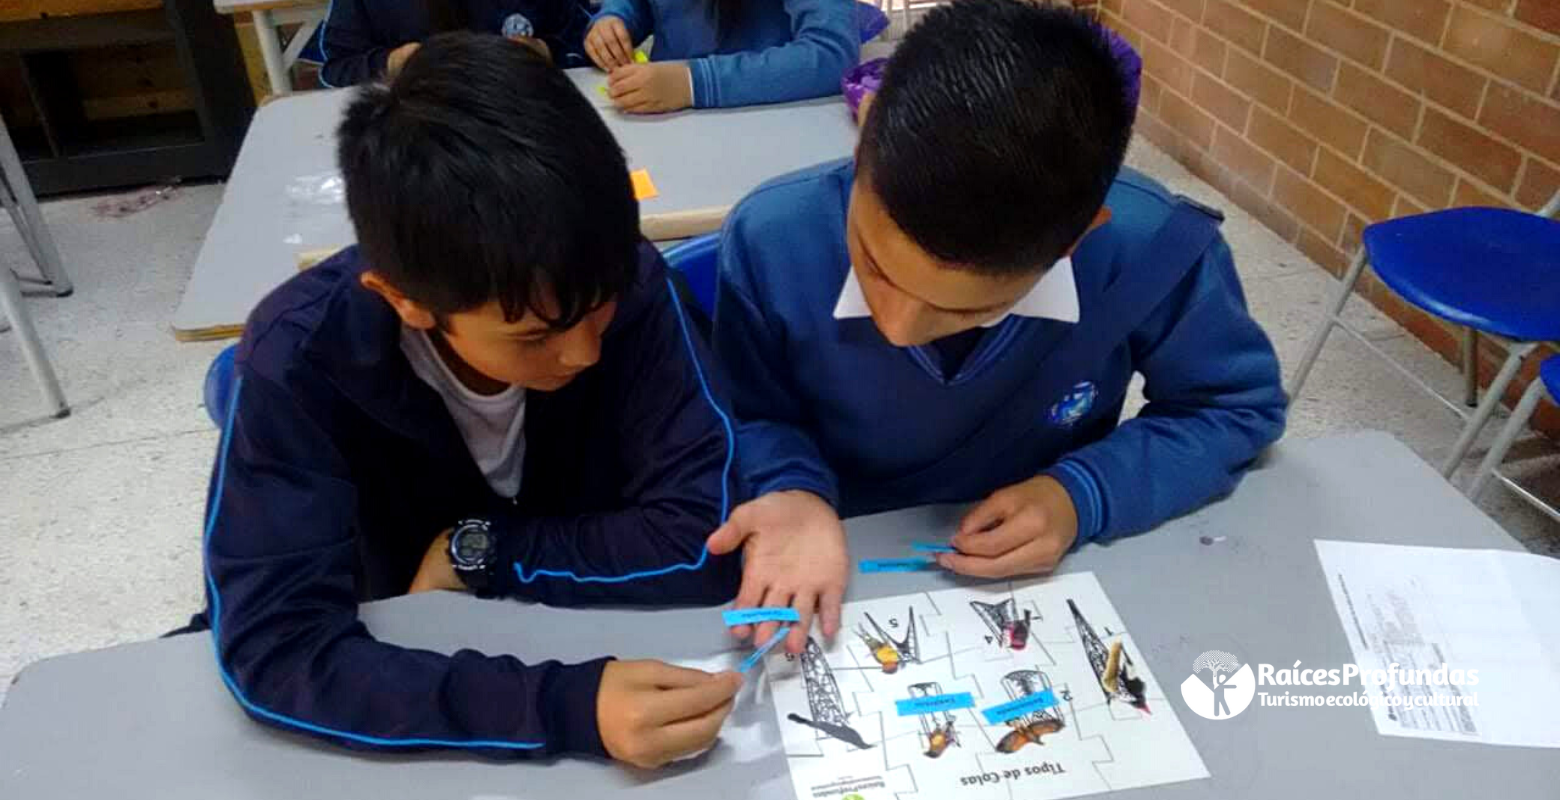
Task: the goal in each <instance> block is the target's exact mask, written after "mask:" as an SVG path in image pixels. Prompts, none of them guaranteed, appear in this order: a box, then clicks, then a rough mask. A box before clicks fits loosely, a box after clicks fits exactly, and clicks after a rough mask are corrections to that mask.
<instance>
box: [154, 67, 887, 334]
mask: <svg viewBox="0 0 1560 800" xmlns="http://www.w3.org/2000/svg"><path fill="white" fill-rule="evenodd" d="M569 75H570V77H571V78H573V79H574V81H575V83H576V84H578V85H579V86H580V87H581V90H582V91H583V92H584V93H585V96H586V97H587V98H589V99H590V100H591V102H592V104H593V105H595V106H596V107H597V108H598V109H600V110H601V112H602V116H603V118H604V119H605V120H606V121H607V127H608V128H610V129H611V130H612V134H613V135H614V136H615V137H617V140H618V143H619V144H620V145H622V147H623V149H624V151H625V152H626V153H627V154H628V160H629V166H630V168H631V169H648V170H649V171H650V178H651V180H652V181H653V182H654V183H655V185H656V189H657V190H658V192H659V194H658V196H656V197H654V198H651V199H649V200H645V201H643V202H641V203H640V215H641V224H642V226H643V228H644V231H645V235H646V236H648V237H650V238H651V239H658V240H664V239H681V238H686V237H688V236H691V235H694V234H697V233H702V232H704V231H707V230H712V229H714V228H716V227H718V226H719V224H720V221H721V219H722V218H724V216H725V214H726V211H728V210H729V209H730V208H731V206H733V205H735V204H736V202H737V201H738V200H740V199H742V196H743V195H745V194H747V193H748V191H750V190H751V189H753V188H754V187H755V186H757V185H758V184H760V183H762V182H764V181H765V180H768V179H769V178H772V177H775V176H776V175H781V174H784V173H786V172H790V171H792V170H796V169H800V168H802V167H806V166H810V165H813V164H816V163H819V162H822V161H828V160H830V159H835V158H840V157H843V156H846V155H849V154H850V152H851V150H852V148H854V147H855V143H856V128H855V124H854V122H852V121H851V119H850V114H849V111H848V110H847V109H846V106H845V102H844V100H843V99H841V98H839V97H833V98H826V99H822V100H811V101H806V102H800V103H785V104H782V105H773V106H754V107H750V108H738V109H719V110H704V111H689V112H682V113H679V114H672V115H665V116H655V117H634V116H627V115H623V114H619V113H618V112H617V111H615V110H612V109H611V108H609V107H607V106H609V102H608V101H607V100H606V99H605V98H603V97H602V96H601V95H600V94H599V93H598V92H597V91H596V88H595V87H596V86H597V85H599V84H600V83H601V82H602V81H603V80H604V76H603V75H602V74H601V73H599V72H597V71H595V70H590V69H577V70H569ZM349 97H350V91H349V90H339V91H326V92H310V93H306V94H297V95H292V96H290V97H285V98H282V99H279V100H276V101H275V102H272V103H268V104H266V105H265V106H263V107H261V108H260V110H259V111H258V112H256V114H255V117H254V122H253V123H251V125H250V128H249V135H248V137H247V138H246V139H245V140H244V146H243V149H242V150H240V151H239V154H238V161H237V163H236V164H235V165H234V167H233V174H232V178H231V179H230V181H229V182H228V185H227V189H226V190H225V191H224V193H223V197H222V205H221V206H220V207H219V208H218V209H217V214H216V217H215V218H214V219H213V220H212V223H211V229H210V230H209V231H207V233H206V241H205V243H204V244H203V245H202V246H201V250H200V255H199V256H198V257H197V258H196V260H195V269H194V273H193V275H192V276H191V277H190V282H189V284H188V285H187V286H186V287H185V289H184V298H183V300H181V301H180V303H179V308H178V310H177V311H176V312H175V313H174V317H173V329H174V333H175V335H177V336H178V337H179V338H180V339H181V340H197V339H219V338H225V337H229V336H236V335H238V333H239V332H240V330H241V329H242V326H243V324H244V319H245V318H246V317H247V316H248V315H249V311H250V310H251V309H252V308H254V306H255V304H256V303H257V302H259V300H260V298H262V297H264V296H265V294H266V293H267V292H269V291H270V290H271V289H273V288H275V287H276V285H277V284H279V283H281V282H282V281H284V280H286V279H287V278H288V277H289V276H291V275H293V274H294V273H296V272H297V269H298V266H297V257H298V255H299V254H300V253H303V252H307V251H312V250H318V249H321V248H337V247H341V246H343V245H346V244H349V243H351V242H352V241H353V235H352V226H351V224H350V222H349V221H348V219H347V213H346V208H345V206H344V205H343V202H342V199H341V195H340V189H339V183H338V184H337V185H336V186H335V188H336V191H335V192H334V193H332V192H329V191H320V187H321V185H322V180H324V179H328V178H329V177H331V176H334V175H335V174H336V155H335V146H336V140H335V128H336V125H337V123H338V122H339V121H340V119H341V110H342V108H343V107H344V105H345V103H346V102H347V100H348V98H349Z"/></svg>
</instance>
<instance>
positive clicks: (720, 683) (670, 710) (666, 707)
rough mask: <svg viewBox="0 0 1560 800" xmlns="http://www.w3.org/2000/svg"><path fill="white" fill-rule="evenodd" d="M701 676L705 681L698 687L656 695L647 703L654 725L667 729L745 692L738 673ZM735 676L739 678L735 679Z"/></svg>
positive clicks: (646, 706) (715, 707)
mask: <svg viewBox="0 0 1560 800" xmlns="http://www.w3.org/2000/svg"><path fill="white" fill-rule="evenodd" d="M699 674H700V675H703V676H704V677H703V679H702V680H701V681H700V682H699V683H698V684H697V685H695V686H688V687H685V688H680V689H668V690H666V691H664V692H660V693H658V694H655V695H652V696H651V697H650V698H649V699H648V700H647V701H646V703H645V713H646V716H647V717H648V719H649V720H650V722H651V724H654V725H666V724H668V723H672V722H676V721H678V720H683V719H689V718H692V717H697V716H700V715H702V714H706V713H708V712H710V711H712V710H714V709H717V708H719V707H720V706H721V704H723V703H728V702H730V701H731V698H733V697H735V696H736V694H737V691H738V690H740V689H741V688H742V676H741V675H738V674H737V673H735V672H722V673H720V674H719V675H710V674H708V673H699ZM731 676H736V677H735V679H733V678H732V677H731Z"/></svg>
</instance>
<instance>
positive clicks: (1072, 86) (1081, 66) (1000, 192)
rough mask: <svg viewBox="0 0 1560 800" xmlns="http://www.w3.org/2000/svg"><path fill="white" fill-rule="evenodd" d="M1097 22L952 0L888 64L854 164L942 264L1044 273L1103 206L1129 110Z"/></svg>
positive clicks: (1048, 10) (1006, 1) (1052, 11)
mask: <svg viewBox="0 0 1560 800" xmlns="http://www.w3.org/2000/svg"><path fill="white" fill-rule="evenodd" d="M1125 92H1126V80H1125V77H1124V76H1123V74H1122V72H1121V70H1120V69H1119V68H1118V66H1117V63H1116V61H1115V59H1114V58H1113V57H1112V55H1111V48H1110V44H1109V41H1108V39H1107V37H1106V33H1105V31H1104V30H1103V29H1102V28H1100V27H1099V25H1097V24H1096V23H1095V22H1093V21H1092V20H1090V19H1089V18H1088V17H1086V16H1084V15H1082V14H1080V13H1078V12H1076V11H1073V10H1071V9H1066V8H1061V7H1047V6H1039V5H1034V4H1032V3H1030V2H1024V0H955V2H953V3H952V4H950V5H945V6H939V7H937V8H934V9H932V10H931V11H930V12H928V13H927V15H926V16H925V18H923V19H922V21H921V22H920V23H919V24H918V25H916V26H915V27H914V28H912V29H911V30H910V32H909V34H908V35H906V36H905V38H904V41H902V42H900V44H899V48H898V49H897V50H896V51H895V52H894V55H893V57H892V58H891V59H890V60H889V62H888V66H887V68H886V70H885V72H884V76H883V87H882V89H881V90H880V91H879V92H878V93H877V96H876V97H875V98H874V99H873V101H872V105H871V107H870V108H869V109H868V112H867V119H866V121H865V123H864V125H863V127H862V132H861V144H860V147H859V150H858V155H859V160H858V163H859V168H860V170H861V171H862V173H863V175H864V177H865V178H866V180H867V181H868V186H869V187H870V188H871V189H872V191H873V192H874V193H875V194H876V195H877V197H878V198H879V199H880V200H881V201H882V203H883V205H884V207H885V208H886V210H887V212H888V215H889V217H890V218H891V219H893V221H894V224H896V225H898V226H899V228H900V229H901V230H903V231H904V232H905V234H906V235H907V236H909V237H910V239H911V240H912V241H914V242H915V243H916V244H917V245H918V246H920V247H921V249H923V250H925V251H927V252H928V253H930V254H931V255H932V256H934V257H936V258H937V259H939V260H941V261H944V262H948V263H949V264H950V265H951V266H955V267H957V268H961V269H968V270H970V271H974V272H978V273H983V274H993V275H1005V274H1015V273H1021V272H1030V271H1035V270H1043V269H1046V268H1049V267H1050V266H1051V265H1052V264H1053V263H1055V262H1056V261H1057V260H1058V259H1060V258H1061V257H1062V256H1063V255H1065V254H1066V253H1067V250H1068V248H1070V247H1072V245H1073V244H1074V243H1076V242H1077V240H1078V239H1079V237H1081V236H1082V235H1083V234H1084V232H1085V231H1087V230H1088V227H1089V224H1090V223H1091V222H1092V221H1093V219H1094V216H1095V214H1097V213H1098V211H1099V209H1100V207H1101V206H1102V205H1103V204H1104V202H1105V195H1106V193H1107V192H1108V191H1109V190H1110V187H1111V184H1112V182H1114V181H1115V179H1116V174H1117V173H1118V172H1120V170H1121V162H1122V160H1123V159H1124V158H1125V156H1126V150H1127V144H1128V142H1129V141H1130V140H1131V138H1132V121H1133V117H1134V112H1133V110H1132V109H1130V108H1128V107H1127V104H1126V103H1125V102H1123V100H1122V97H1123V96H1124V94H1125Z"/></svg>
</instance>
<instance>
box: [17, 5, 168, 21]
mask: <svg viewBox="0 0 1560 800" xmlns="http://www.w3.org/2000/svg"><path fill="white" fill-rule="evenodd" d="M162 7H163V4H162V0H6V2H4V3H0V22H20V21H22V20H29V19H44V18H46V17H85V16H90V15H92V14H113V13H116V12H120V11H145V10H148V9H154V8H156V9H160V8H162Z"/></svg>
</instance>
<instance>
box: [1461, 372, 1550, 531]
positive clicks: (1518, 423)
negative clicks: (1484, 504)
mask: <svg viewBox="0 0 1560 800" xmlns="http://www.w3.org/2000/svg"><path fill="white" fill-rule="evenodd" d="M1546 391H1547V393H1548V394H1549V401H1550V402H1552V403H1553V402H1557V401H1560V356H1551V357H1550V358H1549V359H1548V360H1547V361H1545V362H1544V363H1543V364H1542V365H1540V366H1539V368H1538V380H1536V381H1533V383H1532V385H1530V386H1528V388H1527V391H1526V392H1525V393H1523V395H1522V400H1521V401H1519V402H1518V403H1517V407H1516V410H1514V411H1512V412H1511V419H1510V421H1508V422H1507V423H1506V427H1505V428H1503V429H1501V432H1500V435H1499V436H1497V437H1495V444H1493V445H1491V446H1490V452H1489V454H1488V455H1486V456H1485V457H1484V463H1482V464H1480V465H1479V471H1478V472H1476V473H1474V476H1473V482H1472V483H1471V484H1469V485H1468V499H1470V500H1472V501H1473V502H1475V503H1477V502H1479V497H1480V495H1483V494H1484V489H1485V487H1486V486H1488V485H1489V481H1490V478H1496V479H1498V480H1500V481H1501V482H1502V483H1504V484H1506V486H1507V487H1508V488H1510V489H1511V490H1512V491H1513V492H1516V493H1517V496H1519V497H1521V498H1522V499H1523V500H1526V501H1528V502H1529V503H1532V504H1533V505H1534V506H1536V507H1538V509H1539V510H1541V511H1543V512H1544V513H1545V514H1548V515H1549V516H1550V518H1551V519H1553V520H1554V521H1556V522H1560V509H1556V508H1555V507H1554V506H1552V505H1550V504H1548V503H1546V502H1544V501H1543V500H1540V499H1539V498H1538V497H1536V496H1535V495H1534V494H1533V493H1532V492H1529V491H1528V490H1526V489H1523V488H1522V487H1521V486H1518V485H1517V484H1516V483H1515V482H1513V481H1511V480H1510V479H1508V478H1507V477H1506V476H1504V475H1501V474H1500V473H1499V472H1497V471H1496V468H1497V467H1499V466H1500V462H1502V461H1505V460H1506V452H1507V451H1509V450H1510V449H1511V443H1512V442H1514V441H1516V440H1517V436H1518V435H1520V434H1521V433H1522V429H1523V427H1525V426H1526V425H1527V424H1528V421H1529V420H1531V419H1532V418H1533V412H1535V411H1537V410H1538V401H1539V400H1541V399H1543V396H1544V394H1545V392H1546Z"/></svg>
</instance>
